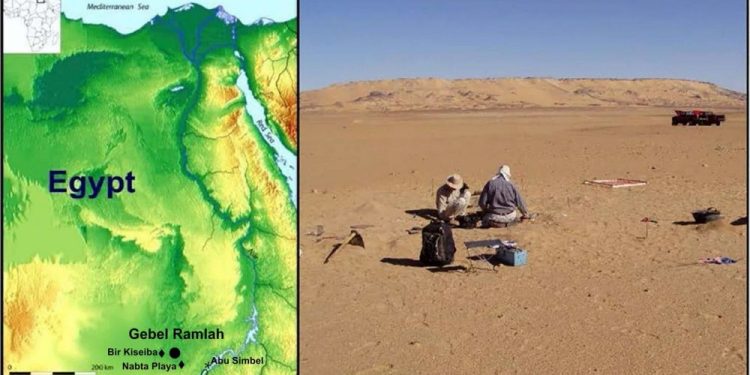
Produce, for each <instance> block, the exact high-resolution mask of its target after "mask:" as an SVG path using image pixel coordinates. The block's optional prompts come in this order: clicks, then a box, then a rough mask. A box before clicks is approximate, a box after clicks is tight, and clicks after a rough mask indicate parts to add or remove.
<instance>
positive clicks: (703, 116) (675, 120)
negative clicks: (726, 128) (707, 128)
mask: <svg viewBox="0 0 750 375" xmlns="http://www.w3.org/2000/svg"><path fill="white" fill-rule="evenodd" d="M674 112H675V116H672V125H678V124H679V125H716V126H720V125H721V122H722V121H726V116H724V115H719V114H716V113H713V112H710V111H698V110H695V111H674Z"/></svg>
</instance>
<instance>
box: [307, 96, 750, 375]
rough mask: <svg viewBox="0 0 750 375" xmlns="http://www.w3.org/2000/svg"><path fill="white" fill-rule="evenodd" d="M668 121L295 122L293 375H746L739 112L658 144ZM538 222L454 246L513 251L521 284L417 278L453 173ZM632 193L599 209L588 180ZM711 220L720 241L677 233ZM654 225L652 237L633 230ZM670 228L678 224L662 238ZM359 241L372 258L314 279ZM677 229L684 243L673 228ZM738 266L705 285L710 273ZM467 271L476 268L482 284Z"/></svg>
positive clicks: (673, 132) (603, 114) (368, 118)
mask: <svg viewBox="0 0 750 375" xmlns="http://www.w3.org/2000/svg"><path fill="white" fill-rule="evenodd" d="M671 115H672V112H671V108H665V109H653V108H652V109H637V110H631V109H557V110H555V109H539V110H533V109H525V110H506V111H494V112H489V111H485V112H481V111H473V112H466V111H462V112H459V111H455V112H421V113H417V112H412V113H388V114H382V113H350V114H347V113H320V112H319V113H305V112H303V113H302V118H301V126H300V137H301V139H300V142H301V148H300V150H301V157H300V170H301V173H302V176H301V184H302V187H301V200H300V201H301V203H300V214H301V227H300V231H301V233H300V235H301V248H302V257H301V258H300V273H301V276H300V301H301V302H300V314H301V318H300V330H301V336H300V371H301V373H303V374H496V373H523V374H542V373H570V374H574V373H575V374H582V373H604V374H622V373H639V374H657V373H660V374H740V373H744V372H745V367H746V366H747V358H746V357H745V345H746V339H747V337H746V332H747V331H746V324H747V322H746V316H747V311H746V304H747V299H746V298H747V297H746V283H747V253H746V252H747V250H746V241H747V239H746V237H747V226H746V225H742V226H734V225H731V224H730V222H731V221H733V220H734V219H737V218H738V217H741V216H746V215H747V212H746V207H747V201H746V181H747V165H746V155H747V149H746V147H747V146H746V138H747V125H746V122H745V113H744V112H736V111H735V112H727V117H728V121H727V122H726V123H725V124H724V125H722V126H721V127H698V126H695V127H687V126H685V127H683V126H674V127H673V126H671V125H670V116H671ZM500 163H506V164H509V165H510V166H511V169H512V173H513V177H514V180H515V183H516V185H517V186H518V188H519V189H520V191H521V193H522V194H523V195H524V197H525V199H526V201H527V204H528V206H529V208H530V210H532V211H533V212H537V213H538V214H539V217H538V218H537V220H536V221H534V222H531V223H524V224H521V225H518V226H516V227H512V228H507V229H488V230H483V229H474V230H463V229H457V230H455V231H454V235H455V237H456V241H457V243H458V244H459V247H458V251H457V253H456V262H455V265H458V266H462V265H463V266H467V265H468V263H467V259H466V250H465V249H464V248H463V246H461V244H462V243H463V241H468V240H475V239H487V238H503V239H513V240H516V241H517V242H518V243H519V245H520V246H521V247H523V248H525V249H527V250H528V254H529V264H528V265H526V266H523V267H519V268H513V267H506V266H500V267H499V268H498V269H497V271H496V272H493V271H475V272H465V271H462V270H461V269H457V267H451V268H448V271H446V272H440V270H435V269H431V268H424V267H420V266H419V265H418V262H417V259H418V256H419V251H420V245H421V240H420V235H419V234H415V235H408V234H407V233H406V229H409V228H411V227H413V226H423V225H425V224H427V221H426V220H425V219H422V218H420V217H418V216H414V215H411V214H408V213H406V212H405V211H407V210H414V209H429V208H433V204H434V195H433V194H434V191H435V189H437V187H438V185H439V184H440V183H441V182H442V180H443V179H444V178H445V176H447V175H448V174H450V173H452V172H458V173H460V174H462V175H463V176H464V179H465V180H466V181H467V182H468V183H469V185H470V186H471V187H472V189H474V190H480V189H481V187H482V185H483V184H484V182H485V181H486V180H487V179H488V178H489V177H491V176H492V175H493V174H494V172H495V171H496V169H497V166H498V164H500ZM616 177H624V178H635V179H644V180H647V181H648V185H647V186H644V187H636V188H625V189H606V188H599V187H592V186H586V185H583V184H582V182H583V180H585V179H591V178H616ZM708 206H715V207H718V208H719V209H720V210H721V211H722V212H723V213H724V215H725V216H726V219H725V220H724V221H723V222H719V223H714V224H711V225H691V224H689V223H686V222H689V221H691V220H692V217H691V215H690V212H691V211H692V210H694V209H697V208H705V207H708ZM643 217H649V218H652V219H655V220H657V221H658V224H649V225H650V227H649V232H648V237H647V238H645V239H644V238H642V237H643V236H644V235H645V224H643V223H641V222H640V220H641V219H642V218H643ZM675 222H677V223H675ZM358 224H370V225H374V227H371V228H367V229H364V230H362V233H363V235H364V240H365V243H366V246H367V248H366V250H361V249H359V248H344V249H343V250H342V251H341V252H339V253H337V254H335V255H334V256H333V258H332V259H331V261H330V263H328V264H323V259H324V258H325V256H326V255H327V254H328V252H329V251H330V249H331V247H332V246H333V245H334V244H335V243H337V241H336V240H335V239H330V238H329V239H322V240H321V241H319V242H317V240H316V237H314V236H310V235H305V233H307V232H310V231H312V230H314V228H315V226H316V225H322V226H323V228H324V230H325V233H324V234H323V236H324V237H325V236H344V235H346V234H348V233H349V226H350V225H358ZM681 224H682V225H681ZM719 255H722V256H729V257H733V258H735V259H741V261H740V263H738V264H734V265H699V264H697V261H698V259H699V258H701V257H706V256H719ZM478 266H480V267H486V265H483V264H481V263H480V264H478Z"/></svg>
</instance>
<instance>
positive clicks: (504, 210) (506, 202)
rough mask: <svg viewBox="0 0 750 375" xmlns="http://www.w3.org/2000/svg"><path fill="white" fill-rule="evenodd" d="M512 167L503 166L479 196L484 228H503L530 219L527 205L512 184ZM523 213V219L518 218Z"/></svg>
mask: <svg viewBox="0 0 750 375" xmlns="http://www.w3.org/2000/svg"><path fill="white" fill-rule="evenodd" d="M510 177H511V175H510V167H509V166H507V165H501V166H500V168H498V171H497V175H495V176H494V177H492V179H490V180H489V181H487V183H486V184H485V185H484V188H483V189H482V194H481V195H480V196H479V207H480V208H481V209H482V213H483V215H482V226H484V227H503V226H507V225H509V224H511V223H514V222H516V221H520V220H521V219H523V218H526V217H529V213H528V210H527V209H526V203H525V202H524V201H523V198H521V194H520V193H519V192H518V189H516V187H515V185H513V183H511V182H510ZM518 212H520V213H521V215H522V216H521V217H519V216H518Z"/></svg>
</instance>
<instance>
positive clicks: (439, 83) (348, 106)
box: [300, 78, 746, 112]
mask: <svg viewBox="0 0 750 375" xmlns="http://www.w3.org/2000/svg"><path fill="white" fill-rule="evenodd" d="M745 100H746V95H745V94H741V93H738V92H735V91H731V90H727V89H724V88H721V87H719V86H717V85H714V84H711V83H707V82H698V81H690V80H675V79H552V78H498V79H459V80H444V79H431V78H427V79H396V80H381V81H362V82H350V83H345V84H337V85H333V86H329V87H326V88H323V89H319V90H313V91H307V92H303V93H302V95H301V98H300V104H301V108H302V109H303V110H306V111H315V110H327V111H332V110H333V111H385V112H388V111H409V110H469V109H470V110H485V109H501V108H534V107H558V108H559V107H615V106H666V107H685V108H686V109H690V108H743V107H744V105H745ZM675 109H677V108H675Z"/></svg>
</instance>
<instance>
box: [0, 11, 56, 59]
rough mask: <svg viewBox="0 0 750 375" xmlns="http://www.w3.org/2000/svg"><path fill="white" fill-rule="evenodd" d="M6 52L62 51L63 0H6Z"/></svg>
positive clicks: (4, 39) (4, 19) (4, 49)
mask: <svg viewBox="0 0 750 375" xmlns="http://www.w3.org/2000/svg"><path fill="white" fill-rule="evenodd" d="M3 52H4V53H59V52H60V0H3Z"/></svg>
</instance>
